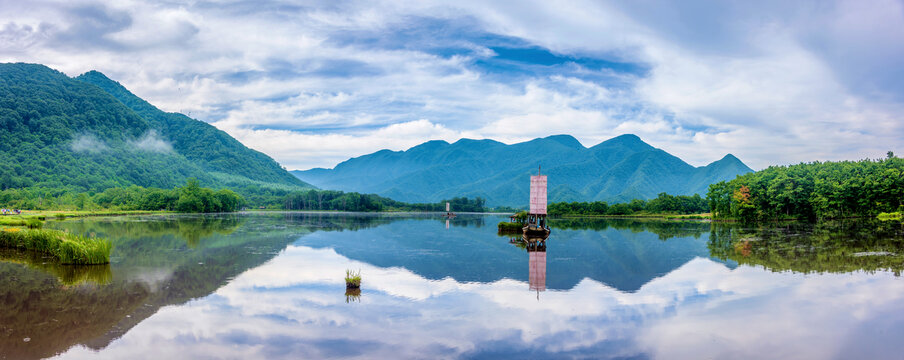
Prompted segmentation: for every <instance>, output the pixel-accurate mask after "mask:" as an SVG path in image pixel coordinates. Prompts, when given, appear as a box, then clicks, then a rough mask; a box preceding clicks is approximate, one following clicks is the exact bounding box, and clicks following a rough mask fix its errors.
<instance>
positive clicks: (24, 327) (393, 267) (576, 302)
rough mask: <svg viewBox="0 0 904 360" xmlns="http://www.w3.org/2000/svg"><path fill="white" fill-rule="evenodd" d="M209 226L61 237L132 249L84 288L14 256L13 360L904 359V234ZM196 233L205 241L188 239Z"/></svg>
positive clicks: (92, 222)
mask: <svg viewBox="0 0 904 360" xmlns="http://www.w3.org/2000/svg"><path fill="white" fill-rule="evenodd" d="M191 218H192V217H169V216H164V217H119V218H112V219H85V220H78V221H73V222H68V221H67V222H59V223H52V224H51V225H50V226H54V227H58V228H66V229H70V231H84V232H87V231H93V232H98V233H99V235H98V236H101V234H103V235H104V236H106V237H108V238H111V239H113V240H114V243H115V246H116V247H115V248H114V259H113V260H114V261H113V263H112V264H111V265H110V266H109V273H112V275H106V276H107V279H106V280H103V281H92V280H88V281H81V280H78V279H79V277H78V276H73V277H70V279H75V280H73V281H71V282H69V283H67V282H66V281H67V280H65V278H66V277H65V276H64V275H61V274H60V273H56V272H55V271H59V270H53V269H51V268H46V269H45V268H43V267H41V266H43V265H45V264H43V263H41V264H39V262H40V261H39V260H38V259H36V258H32V259H21V258H14V257H5V258H3V259H7V261H2V262H0V299H3V301H4V302H3V304H4V307H3V308H2V309H0V357H7V358H41V357H47V356H52V355H54V354H57V353H60V352H65V353H64V354H63V357H66V358H69V357H73V358H82V357H102V358H136V357H137V358H142V357H145V358H170V357H172V358H211V357H213V358H224V357H225V358H297V357H314V358H323V357H331V358H335V357H371V358H385V357H391V358H434V357H436V358H457V357H466V358H498V357H507V358H512V357H515V358H538V357H583V358H587V357H592V358H607V357H611V358H651V357H670V358H761V357H763V352H762V349H764V348H768V349H769V355H768V357H777V358H800V357H805V358H858V357H865V358H889V357H895V356H897V354H900V351H901V350H902V345H899V344H898V342H897V337H899V335H900V334H901V333H904V312H902V311H901V310H900V306H899V304H900V303H901V301H904V282H901V281H900V279H899V278H898V277H897V274H898V273H899V272H900V267H901V260H900V258H897V256H900V255H899V254H904V249H902V247H901V244H902V243H904V238H902V234H904V232H902V231H901V228H900V227H897V228H895V227H894V226H891V227H885V228H883V227H877V226H878V225H875V224H871V223H860V224H851V223H839V224H821V225H818V226H815V227H812V226H811V227H807V226H803V225H782V226H779V227H770V228H766V227H764V228H747V227H743V226H739V225H725V226H723V225H715V226H712V227H711V226H710V224H708V223H703V222H676V223H662V222H654V221H625V220H621V221H611V220H591V221H577V220H561V221H559V220H556V221H552V222H551V224H550V225H551V226H552V227H554V228H557V229H556V230H555V231H554V235H553V237H552V238H550V239H543V240H542V241H540V240H535V241H530V239H522V238H517V239H508V238H501V237H498V236H497V235H496V231H495V229H493V228H492V227H485V226H483V224H484V223H495V222H498V221H499V220H500V219H502V218H501V217H499V218H496V217H490V216H482V215H481V216H478V215H467V214H464V215H460V216H459V217H457V218H455V219H452V220H451V221H450V225H451V226H450V229H448V230H446V229H445V226H444V223H442V222H440V223H437V221H444V220H443V219H442V218H441V217H439V216H436V215H429V214H428V215H422V214H417V215H412V214H392V215H379V214H337V213H274V214H255V215H238V216H227V217H224V218H222V219H217V217H216V216H213V217H210V218H208V217H207V216H200V217H196V219H195V220H190V219H191ZM477 218H479V220H478V219H477ZM193 221H194V222H195V223H194V224H190V223H192V222H193ZM155 223H168V224H155ZM180 223H182V224H181V226H180ZM440 224H442V225H440ZM456 224H458V225H456ZM193 226H194V227H196V230H193V231H196V232H197V237H196V239H197V240H196V241H192V240H190V239H191V238H192V237H194V235H191V234H186V233H185V231H188V230H185V229H191V228H192V227H193ZM510 241H514V243H515V245H516V246H512V244H510ZM547 245H549V246H551V248H548V247H547ZM547 250H548V251H547ZM525 253H527V256H526V258H527V262H528V266H527V270H528V271H527V272H525V266H524V261H525ZM20 255H21V254H20ZM895 259H897V260H895ZM895 261H897V263H896V262H895ZM739 264H740V265H739ZM39 265H40V266H39ZM762 268H766V269H768V270H771V271H763V269H762ZM346 269H361V270H362V273H364V274H366V279H365V283H364V291H365V292H367V294H366V296H362V293H361V289H358V291H357V292H355V291H351V292H350V291H348V289H347V288H346V287H345V284H344V280H343V275H344V274H345V270H346ZM786 270H791V271H786ZM814 272H817V273H819V274H817V273H814ZM835 272H838V274H835ZM92 276H95V275H92ZM89 277H90V276H89ZM102 278H103V276H99V277H98V279H102ZM525 289H529V290H530V291H525ZM547 289H549V290H552V291H546V290H547ZM343 291H345V292H344V295H345V296H344V297H343V296H342V295H341V294H343ZM543 291H545V292H544V294H543V301H539V302H538V301H537V300H539V296H540V294H539V293H540V292H543ZM688 334H692V336H689V335H688ZM25 338H29V341H28V342H25V341H23V339H25ZM814 343H818V344H821V345H820V346H819V347H814V346H812V344H814ZM827 344H828V345H827ZM98 352H99V353H98Z"/></svg>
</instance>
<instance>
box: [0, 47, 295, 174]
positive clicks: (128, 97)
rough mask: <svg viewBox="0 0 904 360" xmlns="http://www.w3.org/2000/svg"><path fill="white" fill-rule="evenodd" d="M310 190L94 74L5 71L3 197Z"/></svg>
mask: <svg viewBox="0 0 904 360" xmlns="http://www.w3.org/2000/svg"><path fill="white" fill-rule="evenodd" d="M191 177H193V178H197V179H198V180H199V181H201V183H202V184H203V185H205V186H213V187H225V186H248V185H257V186H265V187H268V186H269V187H299V188H301V187H310V185H308V184H306V183H304V182H302V181H300V180H298V179H297V178H295V177H294V176H292V175H291V174H289V173H288V172H287V171H286V170H285V169H283V168H282V167H280V166H279V164H278V163H277V162H276V161H274V160H273V159H271V158H270V157H269V156H267V155H265V154H263V153H260V152H257V151H254V150H251V149H249V148H247V147H245V146H244V145H242V144H241V143H240V142H239V141H237V140H235V139H234V138H232V137H231V136H229V135H228V134H226V133H225V132H223V131H220V130H218V129H216V128H215V127H213V126H211V125H209V124H207V123H205V122H202V121H198V120H194V119H191V118H189V117H187V116H185V115H182V114H177V113H166V112H163V111H161V110H159V109H157V108H156V107H154V106H152V105H151V104H149V103H147V102H146V101H144V100H142V99H140V98H138V97H137V96H135V95H133V94H132V93H130V92H129V91H128V90H126V89H125V88H124V87H122V86H121V85H120V84H119V83H117V82H115V81H113V80H110V79H109V78H107V77H106V76H104V75H103V74H101V73H99V72H96V71H91V72H88V73H86V74H84V75H81V76H79V77H76V78H70V77H68V76H66V75H65V74H63V73H60V72H58V71H56V70H53V69H50V68H48V67H46V66H43V65H37V64H22V63H16V64H0V189H8V188H23V187H35V186H37V187H47V188H68V189H76V190H79V191H100V190H103V189H106V188H110V187H116V186H129V185H140V186H153V187H161V188H169V187H173V186H176V185H181V184H183V183H184V182H185V180H186V179H187V178H191Z"/></svg>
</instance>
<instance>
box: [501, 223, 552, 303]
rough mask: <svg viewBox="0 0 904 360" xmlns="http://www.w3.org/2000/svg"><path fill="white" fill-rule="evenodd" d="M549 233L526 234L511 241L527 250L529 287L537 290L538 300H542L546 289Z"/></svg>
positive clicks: (531, 289)
mask: <svg viewBox="0 0 904 360" xmlns="http://www.w3.org/2000/svg"><path fill="white" fill-rule="evenodd" d="M548 238H549V234H548V233H546V234H541V235H540V236H528V235H524V236H522V237H520V238H511V239H510V241H509V242H511V243H512V244H514V245H515V246H518V247H519V248H523V249H525V250H527V268H528V284H529V285H528V288H529V289H530V291H536V292H537V300H540V292H541V291H546V240H547V239H548Z"/></svg>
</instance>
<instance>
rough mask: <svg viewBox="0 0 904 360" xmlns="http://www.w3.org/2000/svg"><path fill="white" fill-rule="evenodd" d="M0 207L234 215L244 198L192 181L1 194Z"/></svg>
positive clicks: (18, 191) (32, 189)
mask: <svg viewBox="0 0 904 360" xmlns="http://www.w3.org/2000/svg"><path fill="white" fill-rule="evenodd" d="M0 204H4V206H6V207H9V208H16V209H32V210H100V209H117V210H169V211H178V212H188V213H208V212H231V211H236V210H238V209H241V208H242V206H244V204H245V200H244V198H242V196H241V195H239V194H236V193H235V192H234V191H232V190H228V189H220V190H213V189H210V188H205V187H201V185H200V183H199V182H198V180H195V179H189V180H188V181H187V182H186V183H185V185H184V186H181V187H175V188H172V189H160V188H145V187H141V186H137V185H133V186H129V187H113V188H109V189H106V190H104V191H102V192H98V193H94V194H91V193H87V192H79V193H76V192H71V191H66V190H62V189H44V188H24V189H7V190H3V191H0Z"/></svg>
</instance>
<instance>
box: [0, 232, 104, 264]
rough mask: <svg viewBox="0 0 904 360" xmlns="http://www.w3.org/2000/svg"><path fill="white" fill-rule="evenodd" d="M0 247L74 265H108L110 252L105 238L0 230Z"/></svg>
mask: <svg viewBox="0 0 904 360" xmlns="http://www.w3.org/2000/svg"><path fill="white" fill-rule="evenodd" d="M0 246H2V247H8V248H16V249H24V250H30V251H37V252H40V253H44V254H48V255H51V256H53V257H55V258H57V259H59V260H60V263H62V264H77V265H93V264H108V263H110V252H111V251H112V250H113V244H112V243H111V242H110V241H109V240H106V239H96V238H88V237H86V236H79V235H73V234H69V233H64V232H62V231H57V230H40V229H28V230H24V229H21V228H4V229H2V230H0Z"/></svg>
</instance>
